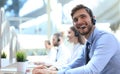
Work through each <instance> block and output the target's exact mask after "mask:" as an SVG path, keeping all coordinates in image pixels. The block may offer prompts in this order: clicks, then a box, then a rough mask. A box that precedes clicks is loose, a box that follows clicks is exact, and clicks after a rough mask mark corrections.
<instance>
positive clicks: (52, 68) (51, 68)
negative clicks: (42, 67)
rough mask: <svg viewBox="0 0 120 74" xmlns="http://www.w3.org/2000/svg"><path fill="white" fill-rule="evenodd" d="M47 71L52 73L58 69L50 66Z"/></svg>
mask: <svg viewBox="0 0 120 74" xmlns="http://www.w3.org/2000/svg"><path fill="white" fill-rule="evenodd" d="M48 69H49V70H52V71H57V70H58V69H57V68H56V67H54V66H51V67H49V68H48Z"/></svg>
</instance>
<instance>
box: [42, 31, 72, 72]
mask: <svg viewBox="0 0 120 74" xmlns="http://www.w3.org/2000/svg"><path fill="white" fill-rule="evenodd" d="M52 43H53V46H54V47H55V49H56V57H55V62H50V63H48V64H47V65H46V67H49V69H52V70H53V69H54V68H55V69H56V68H57V69H60V68H62V66H64V65H65V64H67V63H68V60H69V57H70V51H69V50H68V48H67V47H66V46H65V45H64V38H63V34H62V33H61V32H60V33H55V34H54V35H53V38H52ZM48 62H49V61H48ZM44 66H45V65H44Z"/></svg>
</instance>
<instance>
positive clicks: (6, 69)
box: [0, 63, 35, 74]
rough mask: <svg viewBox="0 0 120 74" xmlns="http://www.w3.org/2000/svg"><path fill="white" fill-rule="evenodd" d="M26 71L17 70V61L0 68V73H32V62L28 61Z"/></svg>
mask: <svg viewBox="0 0 120 74" xmlns="http://www.w3.org/2000/svg"><path fill="white" fill-rule="evenodd" d="M28 64H29V65H28V67H27V71H26V73H22V72H17V63H14V64H11V65H9V66H6V67H4V68H1V69H0V74H32V69H33V68H34V67H35V65H34V64H33V63H28Z"/></svg>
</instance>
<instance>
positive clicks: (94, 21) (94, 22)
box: [91, 17, 96, 25]
mask: <svg viewBox="0 0 120 74" xmlns="http://www.w3.org/2000/svg"><path fill="white" fill-rule="evenodd" d="M91 20H92V23H93V25H95V24H96V20H95V19H94V18H93V17H92V18H91Z"/></svg>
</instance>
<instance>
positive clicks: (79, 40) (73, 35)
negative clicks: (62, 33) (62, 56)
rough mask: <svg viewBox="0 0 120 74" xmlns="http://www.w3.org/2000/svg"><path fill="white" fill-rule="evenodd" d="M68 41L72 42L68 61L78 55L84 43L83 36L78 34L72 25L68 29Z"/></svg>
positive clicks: (71, 60) (73, 59)
mask: <svg viewBox="0 0 120 74" xmlns="http://www.w3.org/2000/svg"><path fill="white" fill-rule="evenodd" d="M67 37H68V41H69V42H70V43H73V48H72V51H71V57H70V59H69V63H70V62H73V61H75V59H76V58H77V57H78V56H79V55H80V53H81V50H82V49H83V47H84V44H85V38H84V37H83V36H82V35H80V33H79V32H78V31H77V29H76V28H75V27H74V26H71V27H70V28H69V30H68V35H67Z"/></svg>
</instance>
